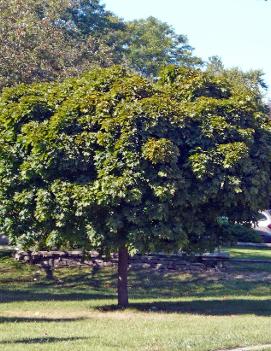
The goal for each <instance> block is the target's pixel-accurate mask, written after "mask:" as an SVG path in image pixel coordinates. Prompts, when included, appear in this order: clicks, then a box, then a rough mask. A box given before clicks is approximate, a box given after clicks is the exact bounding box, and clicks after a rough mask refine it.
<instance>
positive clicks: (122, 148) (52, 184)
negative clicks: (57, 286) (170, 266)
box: [0, 66, 271, 306]
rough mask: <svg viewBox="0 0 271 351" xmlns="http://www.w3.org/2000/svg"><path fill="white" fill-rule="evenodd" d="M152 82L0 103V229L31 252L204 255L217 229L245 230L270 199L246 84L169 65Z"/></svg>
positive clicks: (124, 297) (50, 92) (265, 133)
mask: <svg viewBox="0 0 271 351" xmlns="http://www.w3.org/2000/svg"><path fill="white" fill-rule="evenodd" d="M158 82H159V83H158V84H153V83H151V82H149V81H148V80H146V79H144V78H142V77H140V76H138V75H134V74H132V73H129V72H127V71H126V70H125V69H123V68H121V67H113V68H110V69H97V70H94V71H92V72H90V73H87V74H85V75H83V76H82V77H81V78H76V79H75V78H74V79H68V80H65V81H64V82H63V83H57V84H56V83H55V84H49V83H46V84H45V83H44V84H36V85H29V86H27V85H20V86H18V87H16V88H9V89H5V90H4V92H3V94H2V96H1V98H0V121H1V124H0V125H1V129H0V143H1V147H0V209H1V212H0V221H1V223H0V224H1V231H2V232H4V233H6V234H8V235H9V237H10V239H11V240H12V242H13V243H16V245H20V246H21V247H24V248H26V247H27V248H30V249H50V248H54V247H57V248H60V247H81V248H85V249H89V248H95V249H97V250H99V251H100V252H112V251H113V252H116V251H118V252H119V269H118V272H119V279H118V303H119V305H120V306H126V305H127V304H128V291H127V262H128V252H129V251H132V252H133V251H135V250H139V251H140V252H149V251H154V250H163V251H178V250H179V249H181V250H183V251H187V252H196V251H205V250H210V249H212V248H214V247H216V246H217V245H219V244H222V243H223V242H225V241H227V237H224V236H223V234H222V232H221V230H220V229H221V226H220V224H219V223H218V222H217V218H218V217H219V216H222V215H223V216H227V217H228V218H229V221H230V222H232V223H234V222H235V221H237V222H248V221H251V219H253V218H255V216H256V214H257V211H258V210H259V209H261V208H266V206H267V203H268V200H269V194H270V153H271V146H270V145H271V142H270V141H271V140H270V122H269V119H268V117H267V116H266V114H265V110H264V106H263V104H262V103H261V101H260V100H259V99H258V98H257V97H256V95H255V94H253V92H252V91H251V90H250V88H248V87H247V86H246V85H244V86H243V89H242V90H241V89H238V90H237V89H236V87H235V84H234V82H232V81H231V79H230V78H229V77H228V76H217V75H215V76H214V75H212V74H210V73H207V72H201V71H199V70H194V69H185V68H177V67H175V66H169V67H168V68H166V69H165V70H164V71H163V73H162V75H161V77H160V79H159V80H158Z"/></svg>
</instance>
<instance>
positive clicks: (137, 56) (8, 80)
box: [0, 0, 199, 90]
mask: <svg viewBox="0 0 271 351" xmlns="http://www.w3.org/2000/svg"><path fill="white" fill-rule="evenodd" d="M0 22H1V29H0V44H1V52H0V90H1V89H2V88H3V87H5V86H12V85H15V84H18V83H31V82H39V81H54V80H59V79H60V80H62V79H63V78H67V77H71V76H78V75H80V74H81V73H82V72H85V71H88V70H89V69H91V68H93V66H102V67H108V66H110V65H112V64H116V63H117V64H124V65H126V66H128V67H130V68H132V69H134V70H136V71H137V72H139V73H141V74H143V75H148V76H150V75H151V76H157V74H158V71H159V70H160V68H161V67H162V66H164V65H166V64H169V63H174V64H178V65H192V64H194V63H197V62H198V61H199V60H198V59H196V58H194V57H193V56H192V49H191V47H190V46H189V45H188V44H187V39H186V38H185V37H184V36H181V35H177V34H176V33H175V32H174V30H173V29H172V28H171V27H170V26H168V25H167V24H166V23H162V22H160V21H158V20H157V19H155V18H149V19H147V20H141V21H134V22H131V23H130V22H129V23H126V22H124V21H123V20H121V19H119V18H118V17H117V16H115V15H114V14H113V13H112V12H110V11H108V10H106V9H105V6H104V5H102V4H101V2H100V0H46V1H44V0H24V1H22V0H10V1H1V2H0Z"/></svg>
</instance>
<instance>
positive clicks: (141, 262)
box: [14, 251, 224, 271]
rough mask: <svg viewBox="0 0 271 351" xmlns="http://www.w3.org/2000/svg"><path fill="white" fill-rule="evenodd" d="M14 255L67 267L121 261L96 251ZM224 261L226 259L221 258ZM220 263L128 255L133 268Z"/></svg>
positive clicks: (178, 267)
mask: <svg viewBox="0 0 271 351" xmlns="http://www.w3.org/2000/svg"><path fill="white" fill-rule="evenodd" d="M14 257H15V259H17V260H19V261H23V262H27V263H30V264H37V265H41V266H47V267H52V268H55V267H67V266H80V265H83V266H89V267H97V268H99V267H106V266H115V265H117V263H118V257H117V255H116V254H112V255H110V257H105V256H100V255H99V254H98V253H97V252H95V251H90V252H85V253H83V252H82V251H39V252H24V251H17V252H16V253H15V254H14ZM222 261H224V260H223V259H222ZM220 264H221V260H218V259H217V257H214V256H212V257H211V258H210V257H209V258H208V257H206V256H197V257H194V258H193V260H191V259H188V258H184V257H183V256H181V255H164V254H151V255H139V254H137V255H134V256H132V257H130V258H129V267H130V268H131V269H142V268H143V269H148V268H149V269H159V270H172V271H202V270H206V268H208V267H215V266H218V265H220Z"/></svg>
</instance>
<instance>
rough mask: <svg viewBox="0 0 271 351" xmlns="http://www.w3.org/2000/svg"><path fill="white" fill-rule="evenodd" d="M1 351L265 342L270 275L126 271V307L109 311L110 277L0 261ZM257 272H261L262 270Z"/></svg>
mask: <svg viewBox="0 0 271 351" xmlns="http://www.w3.org/2000/svg"><path fill="white" fill-rule="evenodd" d="M0 271H1V276H0V349H1V350H4V351H9V350H12V351H19V350H20V351H21V350H22V349H23V350H24V351H30V350H31V351H32V350H33V351H34V350H35V351H36V350H37V349H38V350H46V351H47V350H48V351H53V350H57V351H62V350H63V351H64V350H65V351H70V350H72V351H75V350H80V351H84V350H95V351H109V350H110V351H111V350H127V351H128V350H129V351H130V350H131V351H132V350H133V351H134V350H143V351H148V350H149V351H155V350H157V351H168V350H192V351H204V350H206V351H207V350H217V349H221V348H228V347H234V346H245V345H257V344H266V343H271V337H270V330H271V318H270V315H271V287H270V285H269V283H270V280H271V274H270V273H268V272H267V273H266V275H265V276H264V278H263V276H262V275H259V277H258V278H257V275H256V276H255V275H253V276H252V277H251V276H250V275H249V273H248V272H247V271H243V270H240V271H234V270H233V269H232V268H231V269H230V268H229V269H228V270H227V271H225V272H214V271H209V272H203V273H196V274H193V275H192V274H188V273H183V274H180V273H176V272H175V273H174V272H172V273H166V272H158V271H143V272H142V271H141V272H139V271H136V272H130V286H129V289H130V296H131V299H130V301H131V307H130V308H129V309H127V310H125V311H120V310H116V309H114V305H115V304H116V298H115V286H114V284H115V282H116V277H115V274H116V273H115V272H114V271H113V270H112V269H109V268H107V269H103V270H101V271H99V272H98V273H96V274H95V275H94V276H93V275H92V274H91V272H90V270H89V269H88V268H79V267H78V268H69V269H59V270H58V271H57V272H56V276H57V279H58V281H56V282H46V281H45V280H44V278H43V273H39V272H37V271H38V269H37V268H36V267H31V266H28V265H24V264H22V263H17V262H14V261H13V260H11V259H9V258H2V259H1V260H0ZM261 273H262V272H261Z"/></svg>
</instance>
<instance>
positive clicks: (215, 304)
mask: <svg viewBox="0 0 271 351" xmlns="http://www.w3.org/2000/svg"><path fill="white" fill-rule="evenodd" d="M98 309H99V310H100V311H103V312H109V311H115V310H117V309H118V307H117V306H114V305H107V306H103V307H99V308H98ZM129 309H132V310H137V311H141V312H163V313H190V314H199V315H208V316H232V315H242V314H253V315H256V316H271V300H249V299H247V300H246V299H225V300H192V301H158V302H155V301H154V302H147V303H144V302H143V303H130V305H129Z"/></svg>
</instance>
